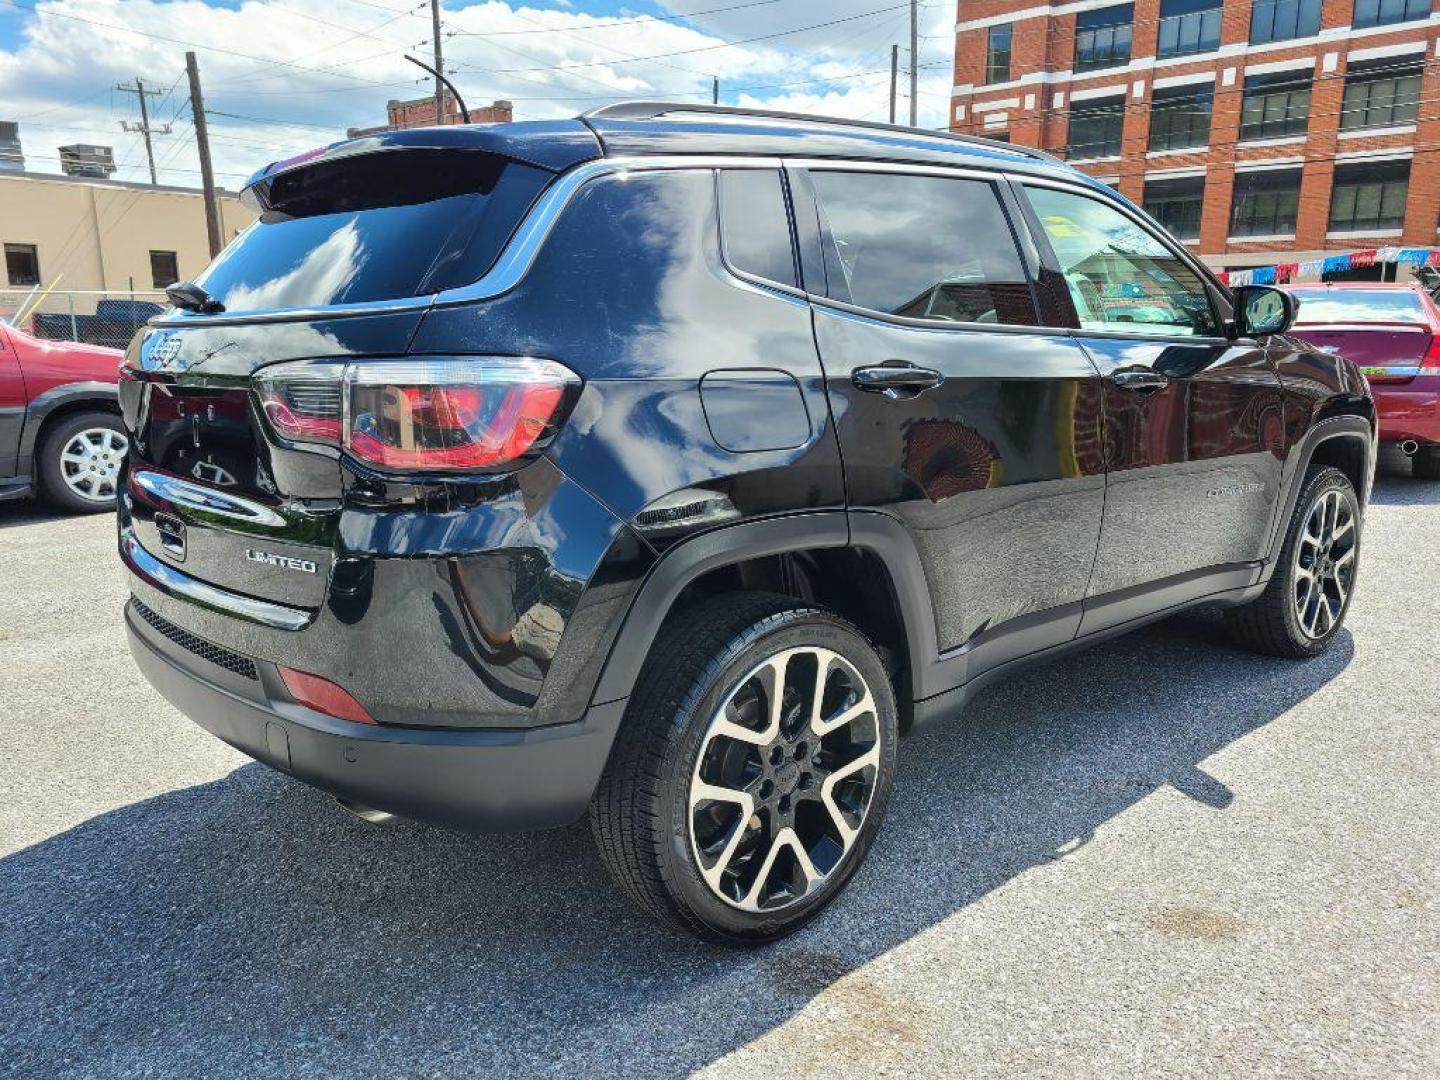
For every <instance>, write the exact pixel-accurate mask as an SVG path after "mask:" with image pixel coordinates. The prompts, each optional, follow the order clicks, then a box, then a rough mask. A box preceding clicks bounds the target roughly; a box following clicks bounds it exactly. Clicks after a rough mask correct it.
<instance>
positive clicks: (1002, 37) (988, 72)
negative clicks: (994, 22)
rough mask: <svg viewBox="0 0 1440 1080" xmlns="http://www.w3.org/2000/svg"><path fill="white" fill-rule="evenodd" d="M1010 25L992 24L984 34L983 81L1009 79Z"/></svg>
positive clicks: (995, 81)
mask: <svg viewBox="0 0 1440 1080" xmlns="http://www.w3.org/2000/svg"><path fill="white" fill-rule="evenodd" d="M1010 37H1011V27H1010V26H1008V25H1006V26H992V27H990V31H989V33H987V34H986V36H985V81H986V82H987V83H998V82H1008V81H1009V79H1010Z"/></svg>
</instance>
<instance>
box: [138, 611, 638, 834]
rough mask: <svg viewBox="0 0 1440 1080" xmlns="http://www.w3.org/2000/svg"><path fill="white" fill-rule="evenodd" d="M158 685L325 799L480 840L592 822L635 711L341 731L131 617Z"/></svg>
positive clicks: (270, 672)
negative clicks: (624, 718) (479, 725)
mask: <svg viewBox="0 0 1440 1080" xmlns="http://www.w3.org/2000/svg"><path fill="white" fill-rule="evenodd" d="M125 624H126V629H127V631H128V635H129V640H130V651H131V653H132V654H133V655H134V657H135V662H136V664H138V665H139V667H140V670H141V671H142V672H143V673H144V675H145V677H146V679H148V680H149V681H150V684H151V685H152V686H154V687H155V688H156V689H157V690H158V691H159V692H160V693H161V694H162V695H164V697H165V698H166V700H168V701H169V702H170V703H171V704H172V705H174V706H175V707H176V708H177V709H179V710H180V711H181V712H182V713H184V714H185V715H186V716H188V717H189V718H190V719H191V720H193V721H195V723H197V724H199V725H200V726H201V727H202V728H204V729H205V730H206V731H208V732H210V733H211V734H212V735H214V736H216V737H217V738H219V739H222V740H223V741H225V742H227V743H229V744H230V745H231V746H233V747H235V748H236V749H237V750H239V751H241V752H242V753H244V754H248V755H249V756H250V757H252V758H254V759H255V760H257V761H260V762H263V763H264V764H266V765H270V766H272V767H273V768H276V769H278V770H280V771H281V772H285V773H288V774H289V775H291V776H293V777H295V778H296V779H297V780H303V781H304V782H305V783H307V784H310V785H312V786H314V787H317V788H320V789H321V790H323V791H328V792H331V793H332V794H335V795H339V796H343V797H345V798H347V799H351V800H353V801H355V802H358V803H362V804H364V805H366V806H370V807H374V808H376V809H379V810H386V811H389V812H391V813H394V814H399V815H401V816H404V817H410V818H415V819H418V820H422V821H430V822H434V823H436V824H441V825H448V826H452V827H455V828H461V829H467V830H472V831H479V832H489V831H512V830H524V829H540V828H548V827H551V826H556V825H565V824H569V823H570V822H573V821H575V820H577V819H578V818H580V817H581V816H582V815H583V814H584V813H585V809H586V807H587V805H588V804H589V801H590V798H591V796H592V795H593V794H594V791H595V788H596V785H597V784H598V783H599V779H600V773H601V771H602V770H603V769H604V767H605V762H606V759H607V757H608V756H609V753H610V745H611V743H612V742H613V741H614V737H615V732H616V730H617V729H618V727H619V724H620V718H621V715H622V714H623V712H624V709H625V702H624V701H616V702H611V703H608V704H605V705H599V706H595V707H594V708H592V709H590V710H589V712H587V713H586V715H585V716H584V717H583V718H582V719H581V720H580V721H578V722H576V723H572V724H558V725H554V726H551V727H545V728H538V729H531V730H483V731H453V730H446V731H439V730H415V729H406V728H390V727H383V726H375V725H369V724H356V723H351V722H349V721H346V720H338V719H335V718H334V717H330V716H326V715H325V714H323V713H319V712H315V711H313V710H311V709H307V708H305V707H303V706H301V705H298V704H296V703H295V702H294V701H291V700H289V699H288V697H287V696H286V694H285V691H284V686H283V684H282V683H281V682H280V680H279V678H278V676H277V675H276V672H275V669H274V666H273V665H271V664H267V663H264V662H254V663H253V666H252V667H247V666H246V665H245V664H244V663H243V661H245V660H246V659H247V658H244V657H240V656H238V655H237V654H233V653H230V652H229V651H228V650H224V649H218V648H216V647H214V646H211V645H209V643H206V642H203V641H201V640H200V639H196V638H193V637H190V636H188V635H186V636H185V637H184V639H183V640H182V642H181V643H177V641H174V640H171V639H170V638H169V637H167V636H166V635H165V634H164V633H162V632H161V630H159V629H157V628H156V626H153V625H151V623H150V622H148V621H147V620H146V619H145V618H144V617H143V616H142V615H141V614H140V612H139V610H138V609H137V608H136V606H135V604H134V603H133V602H132V603H131V604H128V605H127V606H126V608H125Z"/></svg>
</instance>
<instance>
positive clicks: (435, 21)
mask: <svg viewBox="0 0 1440 1080" xmlns="http://www.w3.org/2000/svg"><path fill="white" fill-rule="evenodd" d="M430 27H431V37H432V38H433V39H434V41H435V123H437V124H443V123H445V86H444V84H442V83H441V82H440V75H441V73H442V72H444V70H445V57H444V56H443V55H442V54H441V49H440V0H430Z"/></svg>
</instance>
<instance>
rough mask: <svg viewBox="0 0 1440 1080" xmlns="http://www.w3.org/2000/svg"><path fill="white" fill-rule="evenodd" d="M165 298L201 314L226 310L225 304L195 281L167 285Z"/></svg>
mask: <svg viewBox="0 0 1440 1080" xmlns="http://www.w3.org/2000/svg"><path fill="white" fill-rule="evenodd" d="M165 299H167V300H169V301H170V303H172V304H174V305H175V306H176V307H178V308H184V309H185V310H186V311H193V312H195V313H196V314H199V315H216V314H219V313H220V312H222V311H224V310H225V305H224V304H222V303H220V301H219V300H216V299H215V298H214V297H213V296H211V295H210V294H209V293H208V292H206V291H205V290H204V289H202V288H201V287H200V286H199V285H196V284H195V283H194V282H193V281H176V282H174V283H172V284H170V285H166V286H165Z"/></svg>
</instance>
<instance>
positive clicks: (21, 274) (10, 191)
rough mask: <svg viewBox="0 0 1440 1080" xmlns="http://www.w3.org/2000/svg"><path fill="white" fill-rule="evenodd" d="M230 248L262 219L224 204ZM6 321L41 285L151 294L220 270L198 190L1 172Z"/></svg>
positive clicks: (0, 294) (1, 290)
mask: <svg viewBox="0 0 1440 1080" xmlns="http://www.w3.org/2000/svg"><path fill="white" fill-rule="evenodd" d="M219 203H220V234H221V236H222V237H223V238H224V239H225V240H226V241H227V242H228V241H229V239H230V238H231V237H232V236H234V235H235V234H236V233H237V232H239V231H240V230H241V229H243V228H244V227H245V226H247V225H249V224H250V222H252V221H253V220H254V219H255V215H254V214H253V213H251V212H250V211H249V210H247V209H245V208H244V207H243V206H241V205H240V203H239V201H238V199H237V198H236V197H235V195H233V194H232V193H229V192H221V194H220V199H219ZM0 244H3V246H4V255H5V264H4V267H3V269H0V316H3V315H5V314H7V313H10V312H14V311H15V310H16V309H17V308H18V307H19V306H20V304H21V303H22V302H24V301H25V299H26V297H27V296H29V295H30V294H31V293H32V291H33V290H34V287H35V285H36V284H39V286H40V287H41V289H42V290H44V289H54V290H57V291H65V292H70V291H74V290H83V291H86V292H90V291H108V292H112V293H117V294H118V293H124V292H127V291H130V290H134V291H136V292H145V291H149V290H153V289H159V288H164V287H165V286H166V285H167V284H169V283H170V282H171V281H175V280H183V279H186V278H192V277H194V276H196V275H197V274H199V273H200V271H201V270H203V269H204V268H205V266H206V265H207V264H208V263H209V262H210V250H209V245H208V243H207V241H206V233H205V205H204V200H203V198H202V197H201V194H200V192H199V191H198V190H196V189H192V188H176V187H163V186H151V185H149V184H132V183H126V182H123V181H116V180H99V179H93V178H89V177H78V176H48V175H40V174H37V173H7V172H0Z"/></svg>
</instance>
